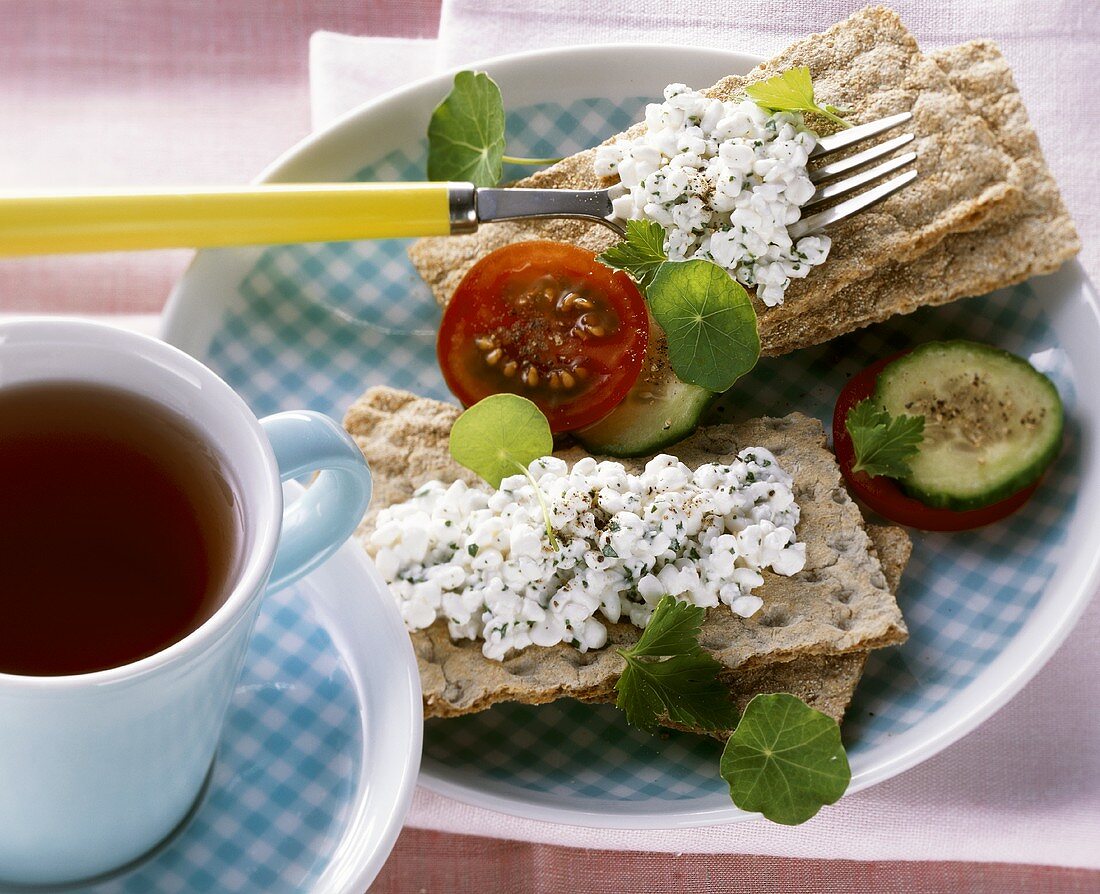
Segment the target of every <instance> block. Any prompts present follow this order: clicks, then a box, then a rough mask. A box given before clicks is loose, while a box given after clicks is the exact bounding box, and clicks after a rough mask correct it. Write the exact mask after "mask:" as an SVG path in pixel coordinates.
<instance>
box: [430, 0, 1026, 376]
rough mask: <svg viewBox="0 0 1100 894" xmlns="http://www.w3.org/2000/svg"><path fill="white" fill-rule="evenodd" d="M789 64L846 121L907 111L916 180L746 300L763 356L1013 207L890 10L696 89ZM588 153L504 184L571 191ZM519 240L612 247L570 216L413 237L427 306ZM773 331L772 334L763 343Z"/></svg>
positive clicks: (957, 105)
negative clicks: (802, 275)
mask: <svg viewBox="0 0 1100 894" xmlns="http://www.w3.org/2000/svg"><path fill="white" fill-rule="evenodd" d="M799 65H807V66H809V68H810V71H811V74H812V76H813V79H814V84H815V88H816V91H817V94H818V96H819V98H820V99H821V101H827V102H831V103H833V104H834V105H840V106H846V107H848V108H850V109H851V110H852V113H851V118H852V120H853V121H870V120H874V119H876V118H880V117H883V116H886V115H890V114H893V113H895V112H899V111H909V110H911V111H912V112H913V114H914V119H913V121H912V122H910V124H909V125H907V127H909V128H910V129H911V131H912V132H913V133H914V134H915V136H916V139H915V140H914V142H913V144H912V145H913V148H914V149H915V150H916V152H917V154H918V159H917V163H916V168H917V170H918V172H919V174H920V176H919V178H918V179H917V181H916V182H914V183H913V184H911V185H909V186H908V187H907V188H906V189H905V190H903V191H902V192H900V193H898V194H897V195H895V196H893V197H892V198H890V199H888V200H887V201H886V202H884V203H883V204H881V205H880V206H878V207H877V208H873V209H869V210H867V211H864V212H862V213H861V214H859V215H857V216H856V217H854V218H852V219H850V220H848V221H845V222H842V223H840V224H838V225H835V226H834V227H832V228H831V229H830V236H832V238H833V248H832V251H831V253H830V256H829V260H828V261H827V262H826V264H825V265H823V266H822V267H820V268H818V269H816V270H814V271H813V272H812V273H811V274H810V276H808V277H807V278H806V279H802V280H794V281H793V282H792V284H791V286H790V288H789V289H788V290H787V298H786V301H785V303H784V304H782V305H780V306H778V307H774V308H766V307H764V306H763V304H762V303H760V302H759V301H756V307H757V313H758V316H759V323H760V336H761V342H762V345H763V351H764V353H765V354H775V353H781V352H785V351H789V350H793V349H794V348H795V347H801V346H804V344H816V343H818V342H821V341H827V340H829V339H832V338H835V337H836V336H838V335H841V334H843V333H844V332H847V331H850V329H851V328H852V327H849V326H847V322H846V321H845V320H844V319H836V318H834V317H828V316H827V315H826V313H825V311H826V310H827V309H828V307H829V306H830V303H831V301H832V298H833V296H834V295H835V293H837V292H838V291H840V290H841V289H843V288H844V287H845V286H848V285H849V284H851V283H854V282H856V281H858V280H861V279H863V278H865V277H867V276H868V275H869V274H870V273H872V272H874V271H877V270H878V269H879V268H881V267H882V266H884V265H886V264H889V263H890V262H894V263H904V262H908V261H912V260H913V259H915V258H918V257H920V256H921V255H922V254H924V253H925V252H927V251H928V250H929V249H931V248H932V247H934V246H935V245H937V244H938V243H939V242H940V241H941V240H942V239H944V238H945V237H946V236H947V235H948V234H950V233H957V232H963V231H967V230H973V229H976V228H978V227H981V226H983V225H984V224H986V223H987V222H989V223H992V222H993V221H995V220H996V219H998V218H1003V217H1004V216H1006V215H1007V214H1009V213H1010V212H1011V210H1012V209H1013V208H1014V207H1016V206H1017V205H1018V203H1019V202H1020V200H1021V194H1020V190H1019V189H1018V188H1017V186H1016V185H1015V184H1014V182H1013V179H1014V175H1013V162H1012V161H1011V159H1010V158H1009V157H1008V155H1007V154H1006V153H1005V152H1004V151H1002V149H1001V147H1000V145H999V144H998V142H997V140H996V138H995V137H994V134H993V132H992V131H991V130H990V128H989V126H988V125H987V123H986V122H985V120H983V118H982V116H981V115H979V114H977V113H976V112H975V111H974V109H973V108H972V107H971V105H970V104H969V103H968V102H967V101H966V100H965V99H964V97H963V96H962V95H961V94H960V93H959V91H958V90H956V89H955V87H954V86H953V85H952V83H951V82H950V80H949V79H948V77H947V75H946V74H945V73H944V71H943V69H942V68H941V67H940V66H939V65H937V63H936V62H935V61H933V60H932V59H930V58H928V57H927V56H924V55H922V54H921V53H920V51H919V50H918V48H917V44H916V41H915V40H914V39H913V37H912V35H910V34H909V32H908V31H907V30H906V29H905V27H904V25H902V23H901V20H900V19H899V18H898V16H897V14H896V13H894V12H893V11H892V10H888V9H885V8H882V7H869V8H867V9H864V10H861V11H860V12H857V13H855V14H854V15H853V16H851V17H850V18H848V19H846V20H845V21H843V22H840V23H839V24H837V25H834V26H833V27H832V28H830V29H829V30H828V31H826V32H824V33H823V34H817V35H812V36H810V37H808V38H805V39H803V40H800V41H798V42H797V43H795V44H793V45H792V46H791V47H790V48H789V49H787V50H786V51H785V52H783V53H781V54H780V55H779V56H777V57H775V58H774V59H772V60H771V61H770V62H767V63H765V64H764V65H762V66H759V67H758V68H757V69H755V70H754V71H753V72H750V73H749V74H748V75H747V76H745V77H730V78H726V79H725V80H723V81H721V82H720V83H719V84H717V85H715V86H714V87H713V88H711V90H710V91H708V92H710V93H711V94H713V95H716V96H720V97H722V98H731V97H734V96H737V95H739V94H740V93H741V91H743V89H744V87H745V85H746V84H749V83H753V82H755V81H759V80H762V79H765V78H767V77H770V76H771V75H773V74H775V73H776V72H777V71H781V70H785V69H788V68H791V67H794V66H799ZM628 133H629V132H628ZM612 139H615V138H612ZM594 155H595V150H593V149H589V150H586V151H584V152H580V153H578V154H576V155H573V156H570V157H569V158H567V159H564V160H563V161H561V162H559V163H558V164H556V165H553V166H552V167H550V168H547V169H546V170H544V171H540V172H538V173H537V174H534V175H532V176H531V177H528V178H526V179H524V180H521V181H519V183H517V184H516V185H517V186H531V187H546V188H574V189H576V188H594V187H598V186H601V185H604V184H602V183H601V182H600V181H599V178H597V177H596V175H595V172H594V170H593V168H592V160H593V158H594ZM529 239H552V240H556V241H562V242H571V243H574V244H577V245H581V246H584V247H586V248H590V249H592V250H594V251H602V250H603V249H604V248H606V247H608V246H609V245H610V244H611V243H612V242H613V241H614V237H613V236H612V235H611V234H610V232H609V231H608V230H606V229H605V228H603V227H600V226H598V225H592V224H584V223H581V222H578V221H551V222H547V223H534V222H522V223H511V224H506V223H502V224H493V225H489V226H485V227H483V228H482V229H481V230H480V231H479V232H477V233H475V234H473V235H470V236H460V237H443V238H433V239H424V240H420V241H419V242H417V243H415V244H414V245H413V246H412V247H411V248H410V250H409V256H410V258H411V259H412V261H413V263H414V264H415V265H416V267H417V269H418V271H419V272H420V275H421V276H422V277H423V278H424V280H425V281H426V282H427V283H428V285H429V286H430V287H431V288H432V290H433V292H434V293H435V295H436V298H437V300H439V301H440V303H443V304H445V303H446V302H447V301H448V300H450V296H451V294H452V293H453V291H454V289H455V287H456V286H457V285H458V283H459V281H460V280H461V279H462V277H463V276H464V275H465V273H466V271H467V270H469V268H470V266H471V265H472V264H473V263H474V262H475V261H477V260H478V259H479V258H481V257H484V256H485V255H486V254H487V253H488V252H490V251H492V250H494V249H496V248H499V247H501V246H503V245H506V244H509V243H512V242H517V241H523V240H529ZM796 315H799V316H804V315H808V316H809V317H810V319H812V320H814V321H815V324H814V325H813V326H811V327H808V328H806V327H800V328H798V329H797V330H792V327H790V326H784V323H785V321H786V320H788V318H790V317H793V316H796ZM819 316H820V318H821V320H822V322H821V323H820V325H819V324H817V323H816V320H817V319H818V317H819ZM773 330H777V331H779V330H781V331H782V336H781V338H780V339H779V340H778V341H777V343H776V345H775V346H774V347H773V345H772V341H771V339H772V331H773Z"/></svg>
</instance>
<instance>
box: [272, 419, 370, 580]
mask: <svg viewBox="0 0 1100 894" xmlns="http://www.w3.org/2000/svg"><path fill="white" fill-rule="evenodd" d="M260 425H262V426H263V428H264V431H265V432H266V434H267V437H268V440H269V441H270V442H271V449H272V451H273V452H274V454H275V461H276V463H278V466H279V477H280V478H281V480H283V481H287V480H288V479H290V478H296V477H298V476H299V475H302V474H305V473H306V472H311V471H314V470H320V474H319V475H318V476H317V477H316V479H314V481H313V483H312V484H311V485H310V486H309V488H307V490H306V492H305V493H304V494H303V495H302V496H301V498H299V499H298V500H297V501H295V502H294V503H292V504H291V505H289V506H287V507H286V508H285V509H284V510H283V528H282V535H281V536H280V538H279V550H278V552H277V553H276V555H275V566H274V568H273V569H272V571H271V579H270V581H269V582H268V589H269V590H275V589H279V588H281V587H285V586H287V585H288V584H291V583H293V582H294V581H296V580H298V579H299V578H300V577H302V576H303V575H305V574H307V573H309V572H310V571H312V570H313V569H314V568H316V567H317V566H318V565H320V564H321V563H322V562H324V561H325V559H327V558H328V557H329V556H331V555H332V554H333V553H334V552H336V550H338V549H339V548H340V547H341V546H342V545H343V543H344V541H345V540H347V539H348V538H349V537H350V536H351V535H352V534H353V533H354V532H355V529H356V527H358V525H359V522H360V521H362V519H363V515H364V513H365V512H366V511H367V506H368V505H369V504H370V497H371V475H370V469H369V468H368V467H367V462H366V460H365V459H363V454H362V453H361V452H360V451H359V448H358V447H356V446H355V442H354V441H353V440H352V439H351V437H350V436H349V435H348V433H347V432H345V431H344V430H343V429H342V428H341V427H340V426H339V425H338V424H337V423H336V422H334V421H333V420H332V419H330V418H329V417H328V416H325V415H323V414H321V413H313V412H309V411H294V412H289V413H276V414H274V415H272V416H267V417H265V418H263V419H261V420H260Z"/></svg>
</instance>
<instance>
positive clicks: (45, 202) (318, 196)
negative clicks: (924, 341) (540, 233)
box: [0, 113, 917, 257]
mask: <svg viewBox="0 0 1100 894" xmlns="http://www.w3.org/2000/svg"><path fill="white" fill-rule="evenodd" d="M910 117H911V116H910V115H909V113H903V114H901V115H892V116H891V117H889V118H883V119H881V120H879V121H873V122H871V123H870V124H863V125H861V126H859V127H853V128H850V129H848V130H844V131H841V132H840V133H838V134H834V135H832V136H829V137H825V138H824V139H823V140H821V141H820V143H818V145H817V147H816V149H815V150H814V152H813V157H814V158H815V159H823V158H827V157H828V156H831V155H832V154H833V153H836V152H840V151H841V150H842V149H848V148H851V147H855V146H857V145H858V144H859V143H861V142H863V141H864V140H867V139H870V138H871V137H873V136H875V135H877V134H880V133H884V132H886V131H888V130H890V129H892V128H894V127H897V126H898V125H900V124H902V123H904V122H906V121H908V120H909V119H910ZM911 139H912V136H910V135H909V134H905V135H904V136H901V137H896V138H894V139H892V140H887V141H886V142H884V143H880V144H879V145H877V146H872V147H871V148H869V149H865V150H863V151H861V152H857V153H856V154H854V155H849V156H846V157H844V158H841V159H840V160H839V161H830V162H827V163H825V164H822V165H820V166H818V167H816V168H814V170H813V172H812V174H811V179H812V180H813V181H814V182H815V183H817V184H818V187H817V191H816V192H815V193H814V194H813V196H812V197H811V199H810V201H809V202H808V203H807V204H806V205H805V206H804V207H803V211H805V212H808V213H809V216H807V217H803V218H802V219H801V220H799V221H798V222H797V223H795V224H794V225H793V226H791V227H788V230H789V232H790V234H791V236H793V237H795V238H797V237H799V236H803V235H805V234H806V233H810V232H814V231H816V230H820V229H822V228H824V227H827V226H829V225H830V224H833V223H836V222H837V221H838V220H843V219H844V218H846V217H850V216H851V215H853V214H855V213H856V212H857V211H862V210H863V209H864V208H868V207H870V206H871V205H873V204H875V203H876V202H880V201H882V200H883V199H884V198H886V197H887V196H888V195H890V194H891V193H894V192H897V191H898V190H899V189H901V188H902V187H903V186H905V185H906V184H907V183H909V182H911V181H912V180H913V179H914V178H915V177H916V176H917V175H916V173H915V172H913V171H908V172H906V173H904V174H900V175H898V176H896V177H894V178H892V179H890V180H887V181H885V182H880V181H881V180H882V178H883V177H885V176H886V175H887V174H890V173H892V172H894V171H896V170H898V169H899V168H902V167H904V166H905V165H907V164H909V163H910V162H912V161H913V160H914V159H915V158H916V154H915V153H913V152H907V153H905V154H903V155H898V156H896V157H894V158H889V159H888V160H886V161H883V162H882V163H880V164H878V165H876V166H875V167H872V168H867V169H866V170H863V169H864V168H865V167H866V166H867V165H868V164H870V163H871V162H873V161H878V160H879V159H884V158H886V157H887V156H888V155H890V154H891V153H893V152H894V151H895V150H896V149H899V148H900V147H901V146H903V145H905V144H906V143H907V142H909V141H910V140H911ZM856 171H858V173H853V172H856ZM846 174H851V176H847V177H845V178H844V179H838V178H840V177H841V175H846ZM872 184H873V185H872ZM867 186H870V187H871V188H870V189H867V190H866V192H858V191H859V190H861V189H863V188H864V187H867ZM834 202H839V204H833V203H834ZM611 213H612V208H611V196H610V194H609V192H608V190H606V189H592V190H568V189H489V188H478V187H476V186H474V185H473V184H472V183H264V184H257V185H254V186H244V187H237V186H233V187H227V188H210V187H201V188H198V189H175V190H168V191H165V190H137V191H129V192H114V191H111V192H100V191H93V192H85V193H80V194H77V195H67V194H52V193H25V192H23V193H10V194H7V195H3V194H0V257H12V256H16V255H33V254H57V253H63V252H84V251H130V250H136V249H149V248H179V247H183V248H206V247H220V246H229V245H270V244H278V243H288V242H335V241H342V240H348V239H392V238H401V237H407V236H446V235H450V234H456V233H471V232H473V231H474V230H476V229H477V228H478V226H479V225H480V224H483V223H489V222H491V221H500V220H538V219H545V218H578V219H581V220H590V221H594V222H595V223H598V224H602V225H603V226H606V227H609V228H610V229H612V230H614V231H615V233H617V234H618V235H620V236H621V235H623V234H624V230H623V226H622V224H621V223H620V222H618V221H615V220H612V219H611Z"/></svg>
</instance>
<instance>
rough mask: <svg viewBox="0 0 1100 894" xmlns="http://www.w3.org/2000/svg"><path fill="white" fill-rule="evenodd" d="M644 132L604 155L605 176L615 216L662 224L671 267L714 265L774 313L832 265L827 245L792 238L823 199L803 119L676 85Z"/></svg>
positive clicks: (600, 156) (650, 110) (818, 239)
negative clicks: (791, 230) (816, 197)
mask: <svg viewBox="0 0 1100 894" xmlns="http://www.w3.org/2000/svg"><path fill="white" fill-rule="evenodd" d="M645 123H646V130H645V133H643V134H642V135H641V136H639V137H636V138H634V139H632V140H622V141H619V142H616V143H612V144H610V145H607V146H601V147H599V149H598V150H597V151H596V161H595V169H596V173H597V174H599V175H600V176H603V177H609V176H615V175H617V176H618V177H619V181H620V182H619V184H618V185H616V186H615V187H614V192H613V193H612V196H613V197H614V200H613V206H614V209H615V216H616V217H618V218H620V219H624V220H625V219H629V218H644V219H648V220H654V221H656V222H657V223H659V224H661V225H662V226H663V227H664V228H665V230H666V232H667V237H666V245H665V249H666V250H667V251H668V254H669V257H670V258H674V259H684V258H706V259H708V260H711V261H714V262H715V263H716V264H719V265H720V266H722V267H724V268H725V269H726V270H728V271H729V272H730V273H731V274H732V275H733V276H734V277H735V278H736V279H737V280H738V282H740V283H741V284H742V285H745V286H750V287H751V286H755V287H756V294H757V296H758V297H759V298H760V300H761V301H763V302H764V303H765V304H767V305H768V306H769V307H772V306H774V305H776V304H782V302H783V295H784V292H785V291H786V289H787V286H788V285H789V284H790V281H791V279H796V278H802V277H804V276H806V274H807V273H809V272H810V270H811V269H812V268H813V267H816V266H817V265H818V264H821V263H824V261H825V258H826V256H827V255H828V253H829V246H830V241H829V238H828V237H827V236H804V237H803V238H801V239H799V240H798V242H797V243H794V242H793V240H792V239H791V237H790V235H789V234H788V233H787V227H788V226H789V225H790V224H793V223H794V222H795V221H797V220H798V219H799V217H800V214H801V212H800V210H799V209H800V207H801V206H802V205H803V204H805V203H806V202H807V201H808V200H809V198H810V196H812V195H813V192H814V186H813V184H812V183H811V182H810V178H809V175H808V173H807V170H806V162H807V160H808V158H809V154H810V152H811V151H812V150H813V148H814V146H815V145H816V138H815V137H814V135H813V134H812V133H811V132H810V131H808V130H806V129H805V127H804V126H803V124H802V118H801V116H800V115H798V114H792V113H788V112H776V113H774V114H771V115H769V114H768V113H767V112H765V111H764V110H763V109H761V108H760V106H758V105H757V104H756V103H755V102H752V101H751V100H745V101H743V102H732V101H731V102H723V101H722V100H719V99H712V98H709V97H706V96H704V95H703V94H701V93H699V92H698V91H695V90H689V89H688V88H687V87H685V86H684V85H683V84H671V85H670V86H668V87H666V88H665V101H664V102H663V103H661V104H657V103H650V104H649V105H648V106H646V113H645Z"/></svg>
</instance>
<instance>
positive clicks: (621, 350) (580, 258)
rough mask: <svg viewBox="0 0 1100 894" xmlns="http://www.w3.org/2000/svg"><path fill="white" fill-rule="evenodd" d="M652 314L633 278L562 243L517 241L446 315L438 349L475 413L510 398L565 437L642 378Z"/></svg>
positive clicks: (485, 262) (475, 273)
mask: <svg viewBox="0 0 1100 894" xmlns="http://www.w3.org/2000/svg"><path fill="white" fill-rule="evenodd" d="M648 342H649V311H648V309H647V308H646V304H645V300H644V299H643V298H642V295H641V293H640V292H639V291H638V287H637V286H636V285H635V284H634V282H633V281H632V280H631V279H630V277H629V276H627V275H626V274H625V273H619V272H616V271H614V270H612V269H611V268H609V267H606V266H604V265H603V264H601V263H599V262H598V261H597V260H596V256H595V255H594V254H593V253H592V252H590V251H586V250H585V249H583V248H578V247H577V246H575V245H565V244H563V243H559V242H517V243H515V244H513V245H507V246H505V247H504V248H499V249H497V250H496V251H494V252H492V253H491V254H488V255H486V256H485V257H484V258H482V259H481V260H480V261H478V262H477V263H476V264H475V265H474V266H473V267H472V268H471V269H470V271H469V272H468V273H467V274H466V276H465V277H464V278H463V280H462V282H461V283H459V285H458V289H457V290H455V293H454V297H452V298H451V302H450V304H448V305H447V309H446V310H445V311H444V313H443V321H442V323H441V324H440V327H439V340H438V342H437V343H436V351H437V354H438V356H439V366H440V368H441V369H442V370H443V378H444V379H446V381H447V385H448V387H450V389H451V391H453V392H454V394H455V396H456V397H457V398H458V399H459V400H460V401H462V403H463V404H465V405H466V406H470V405H472V404H475V403H477V402H478V401H479V400H481V399H482V398H483V397H487V396H489V395H490V394H498V393H500V392H510V393H512V394H519V395H522V396H523V397H527V398H530V399H531V400H533V401H534V402H535V403H536V404H537V405H538V406H539V409H541V410H542V411H543V413H545V414H546V418H547V419H548V420H549V421H550V428H551V430H552V431H555V432H562V431H570V430H572V429H575V428H583V427H584V426H586V425H590V424H592V423H593V422H596V421H597V420H599V419H602V418H603V417H604V416H606V415H607V414H608V413H610V412H611V411H612V410H613V409H614V408H615V407H616V406H617V405H618V404H619V402H620V401H622V399H623V397H625V396H626V393H627V392H628V391H629V390H630V387H631V386H632V385H633V384H634V381H635V380H636V379H637V378H638V373H639V372H640V371H641V368H642V360H643V359H644V358H645V353H646V345H647V344H648Z"/></svg>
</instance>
